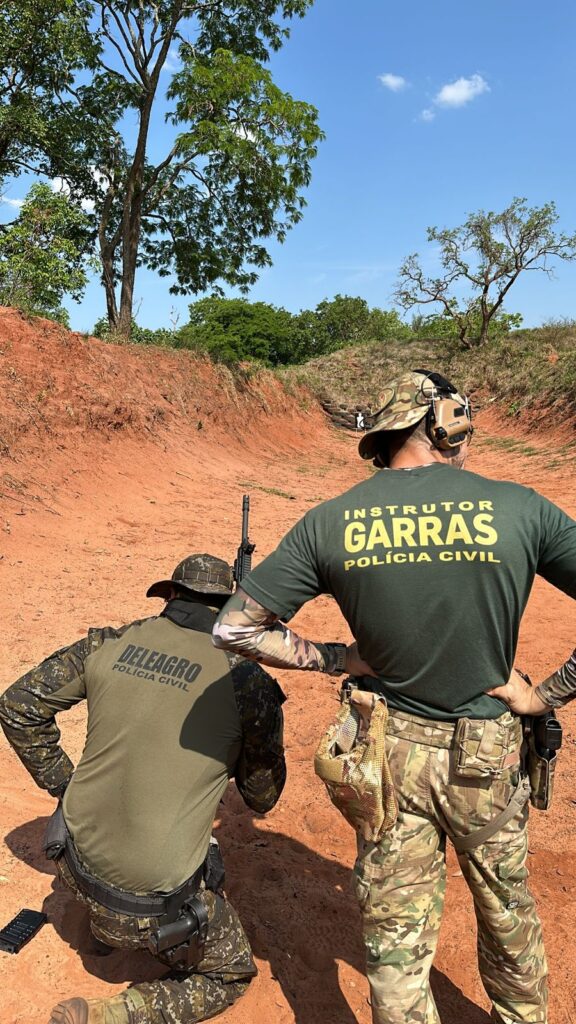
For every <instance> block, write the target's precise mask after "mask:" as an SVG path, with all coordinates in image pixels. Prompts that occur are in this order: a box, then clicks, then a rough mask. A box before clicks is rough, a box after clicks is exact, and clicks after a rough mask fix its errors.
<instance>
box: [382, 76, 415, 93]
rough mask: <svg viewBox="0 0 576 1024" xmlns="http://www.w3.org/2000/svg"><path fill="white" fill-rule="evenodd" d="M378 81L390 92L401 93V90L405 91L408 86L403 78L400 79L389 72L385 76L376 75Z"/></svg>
mask: <svg viewBox="0 0 576 1024" xmlns="http://www.w3.org/2000/svg"><path fill="white" fill-rule="evenodd" d="M378 80H379V81H380V82H382V85H383V86H384V88H385V89H389V90H390V92H402V89H405V88H406V86H407V85H408V82H407V81H406V79H405V78H402V75H391V74H390V73H389V72H387V73H386V74H385V75H378Z"/></svg>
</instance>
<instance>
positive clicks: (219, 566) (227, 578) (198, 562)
mask: <svg viewBox="0 0 576 1024" xmlns="http://www.w3.org/2000/svg"><path fill="white" fill-rule="evenodd" d="M175 584H176V585H177V586H178V587H183V588H184V589H185V590H191V591H193V592H196V593H198V594H224V595H225V596H227V597H231V595H232V584H233V578H232V569H231V567H230V566H229V565H228V562H225V561H224V559H223V558H216V557H215V556H214V555H188V558H185V559H184V561H183V562H180V563H179V564H178V565H177V566H176V568H175V569H174V572H173V573H172V579H170V580H159V581H158V582H157V583H153V584H152V586H151V587H150V588H149V589H148V590H147V591H146V597H163V598H164V600H167V599H168V597H169V596H170V591H171V589H172V587H173V586H174V585H175Z"/></svg>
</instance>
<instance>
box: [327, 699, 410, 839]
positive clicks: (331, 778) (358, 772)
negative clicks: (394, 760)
mask: <svg viewBox="0 0 576 1024" xmlns="http://www.w3.org/2000/svg"><path fill="white" fill-rule="evenodd" d="M387 722H388V707H387V705H386V701H385V700H384V698H376V697H375V695H374V694H372V693H367V692H365V691H363V690H352V692H351V694H350V698H349V699H348V698H347V699H346V700H345V701H344V702H343V704H342V707H341V709H340V711H339V713H338V716H337V718H336V721H335V722H334V724H333V725H331V726H330V727H329V728H328V730H327V732H326V733H325V734H324V736H323V737H322V739H321V741H320V745H319V747H318V749H317V751H316V755H315V758H314V770H315V772H316V774H317V775H318V777H319V778H320V779H322V781H323V782H324V784H325V786H326V789H327V790H328V795H329V797H330V799H331V801H332V803H333V804H334V806H335V807H337V808H338V810H339V811H340V813H341V814H342V815H343V816H344V817H345V818H346V821H348V822H349V823H350V825H352V828H354V829H355V830H356V831H357V832H358V833H359V834H360V835H361V836H362V837H363V838H364V839H367V840H371V841H372V842H377V841H378V840H379V839H380V838H381V837H382V834H383V832H385V831H386V830H387V829H390V828H392V826H393V825H394V822H395V821H396V817H397V814H398V807H397V804H396V795H395V793H394V785H393V783H392V776H391V774H390V768H389V765H388V761H387V759H386V725H387Z"/></svg>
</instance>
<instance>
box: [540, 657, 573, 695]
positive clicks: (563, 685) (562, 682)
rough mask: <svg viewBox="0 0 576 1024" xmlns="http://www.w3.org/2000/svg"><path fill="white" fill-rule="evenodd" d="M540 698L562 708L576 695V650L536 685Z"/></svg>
mask: <svg viewBox="0 0 576 1024" xmlns="http://www.w3.org/2000/svg"><path fill="white" fill-rule="evenodd" d="M536 693H537V694H538V696H539V697H540V700H542V701H544V703H545V704H548V705H549V706H550V707H553V708H561V707H563V705H564V704H568V702H569V701H571V700H574V698H575V697H576V650H574V651H572V654H571V655H570V657H569V658H568V661H566V662H565V663H564V664H563V665H562V667H561V668H559V669H558V671H557V672H554V673H553V675H551V676H548V679H545V680H544V682H543V683H540V685H539V686H537V687H536Z"/></svg>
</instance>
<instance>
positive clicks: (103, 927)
mask: <svg viewBox="0 0 576 1024" xmlns="http://www.w3.org/2000/svg"><path fill="white" fill-rule="evenodd" d="M57 865H58V872H59V874H60V878H61V879H62V881H63V882H64V883H65V884H66V885H67V886H68V887H69V888H70V889H71V890H72V891H73V893H74V895H75V896H76V897H77V899H79V900H81V901H82V902H83V903H84V904H86V905H87V907H88V910H89V913H90V928H91V931H92V933H93V935H94V936H95V937H96V938H97V939H99V940H100V941H101V942H104V943H105V944H106V945H108V946H115V947H117V948H120V949H142V948H144V949H145V948H147V943H148V937H149V935H150V929H151V925H152V921H151V920H150V918H139V917H131V916H128V915H126V914H117V913H114V912H113V911H111V910H106V909H105V908H104V907H102V906H101V905H100V904H99V903H96V902H95V901H94V900H92V899H90V898H88V897H86V896H85V895H84V894H83V893H82V892H81V890H80V889H79V888H78V886H77V884H76V882H75V880H74V878H73V877H72V875H71V874H70V871H69V869H68V866H67V864H66V862H65V861H64V859H63V858H62V857H61V858H60V859H59V861H58V862H57ZM199 898H200V899H201V900H202V902H203V903H204V906H205V908H206V911H207V913H208V935H207V938H206V943H205V946H204V953H203V956H202V960H201V961H200V962H199V963H198V964H197V966H196V967H194V968H193V971H192V972H184V971H172V972H171V973H170V974H169V975H168V976H167V977H166V978H162V979H161V980H159V981H152V982H145V983H143V984H140V985H133V986H132V987H131V988H129V989H126V991H125V992H123V993H122V994H121V996H119V997H118V996H117V997H115V998H114V999H112V1000H110V1007H109V1012H107V1011H106V1008H105V1007H104V1008H103V1012H102V1017H101V1019H102V1024H193V1022H194V1021H201V1020H205V1019H206V1018H207V1017H213V1016H214V1015H215V1014H217V1013H220V1012H221V1011H222V1010H225V1009H226V1008H227V1007H228V1006H230V1005H231V1003H233V1002H234V1000H235V999H237V998H238V996H240V995H242V993H243V992H245V990H246V988H247V987H248V984H249V982H250V979H251V978H252V977H253V976H254V975H255V974H256V966H255V964H254V960H253V959H252V953H251V950H250V945H249V943H248V939H247V938H246V934H245V932H244V929H243V928H242V925H241V924H240V920H239V918H238V915H237V913H236V911H235V910H234V908H233V907H232V906H231V904H230V903H229V902H228V900H226V899H224V898H223V897H221V896H218V895H216V894H215V893H213V892H210V891H208V890H204V891H203V892H202V893H200V894H199ZM158 959H159V960H162V957H161V956H159V957H158ZM99 1019H100V1018H99Z"/></svg>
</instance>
